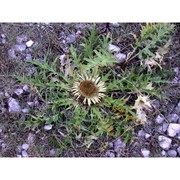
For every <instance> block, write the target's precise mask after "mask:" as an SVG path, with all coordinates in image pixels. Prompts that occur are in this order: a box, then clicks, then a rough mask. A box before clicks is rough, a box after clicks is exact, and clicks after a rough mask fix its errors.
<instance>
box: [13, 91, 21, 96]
mask: <svg viewBox="0 0 180 180" xmlns="http://www.w3.org/2000/svg"><path fill="white" fill-rule="evenodd" d="M14 93H15V94H17V95H18V96H19V95H21V94H22V93H23V89H15V90H14Z"/></svg>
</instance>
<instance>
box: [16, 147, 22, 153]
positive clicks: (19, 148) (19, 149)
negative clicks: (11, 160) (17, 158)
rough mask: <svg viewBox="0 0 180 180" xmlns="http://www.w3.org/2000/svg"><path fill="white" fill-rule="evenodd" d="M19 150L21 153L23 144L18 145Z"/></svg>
mask: <svg viewBox="0 0 180 180" xmlns="http://www.w3.org/2000/svg"><path fill="white" fill-rule="evenodd" d="M17 151H18V153H21V151H22V146H21V145H18V146H17Z"/></svg>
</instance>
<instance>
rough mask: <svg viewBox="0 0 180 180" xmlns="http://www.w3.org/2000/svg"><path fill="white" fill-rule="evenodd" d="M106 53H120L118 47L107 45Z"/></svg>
mask: <svg viewBox="0 0 180 180" xmlns="http://www.w3.org/2000/svg"><path fill="white" fill-rule="evenodd" d="M108 51H111V52H119V51H120V48H119V47H118V46H115V45H113V44H109V46H108Z"/></svg>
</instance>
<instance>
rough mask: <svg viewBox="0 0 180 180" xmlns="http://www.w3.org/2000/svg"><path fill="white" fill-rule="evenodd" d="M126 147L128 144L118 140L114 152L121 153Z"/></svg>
mask: <svg viewBox="0 0 180 180" xmlns="http://www.w3.org/2000/svg"><path fill="white" fill-rule="evenodd" d="M125 147H126V144H125V143H124V142H122V141H121V140H120V139H118V140H116V141H115V142H114V151H115V152H119V151H120V149H124V148H125Z"/></svg>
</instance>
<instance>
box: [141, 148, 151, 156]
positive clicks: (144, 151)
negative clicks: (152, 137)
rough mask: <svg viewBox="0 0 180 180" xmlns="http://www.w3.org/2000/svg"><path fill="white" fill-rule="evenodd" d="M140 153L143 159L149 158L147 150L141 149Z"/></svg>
mask: <svg viewBox="0 0 180 180" xmlns="http://www.w3.org/2000/svg"><path fill="white" fill-rule="evenodd" d="M141 153H142V155H143V156H144V157H149V155H150V151H149V150H148V149H145V148H144V149H141Z"/></svg>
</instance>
